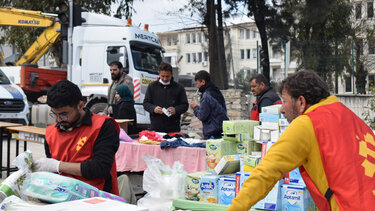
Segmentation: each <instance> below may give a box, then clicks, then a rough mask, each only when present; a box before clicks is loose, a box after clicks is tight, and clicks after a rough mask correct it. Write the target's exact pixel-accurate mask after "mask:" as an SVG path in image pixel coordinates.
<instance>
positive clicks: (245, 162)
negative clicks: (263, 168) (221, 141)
mask: <svg viewBox="0 0 375 211" xmlns="http://www.w3.org/2000/svg"><path fill="white" fill-rule="evenodd" d="M259 162H260V156H256V155H241V156H240V171H241V172H252V171H253V170H254V168H255V167H256V166H257V165H258V164H259Z"/></svg>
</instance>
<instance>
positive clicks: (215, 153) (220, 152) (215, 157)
mask: <svg viewBox="0 0 375 211" xmlns="http://www.w3.org/2000/svg"><path fill="white" fill-rule="evenodd" d="M206 152H207V157H206V163H207V171H208V172H212V173H215V167H216V165H217V164H218V163H219V161H220V159H221V158H222V157H223V156H224V155H233V154H236V143H234V142H232V141H226V140H223V139H209V140H207V142H206Z"/></svg>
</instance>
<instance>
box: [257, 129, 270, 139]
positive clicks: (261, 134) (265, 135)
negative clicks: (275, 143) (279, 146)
mask: <svg viewBox="0 0 375 211" xmlns="http://www.w3.org/2000/svg"><path fill="white" fill-rule="evenodd" d="M270 139H271V134H270V130H267V129H264V128H263V127H262V126H256V127H254V140H257V141H269V140H270Z"/></svg>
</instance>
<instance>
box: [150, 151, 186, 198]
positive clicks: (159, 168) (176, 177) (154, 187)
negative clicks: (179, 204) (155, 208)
mask: <svg viewBox="0 0 375 211" xmlns="http://www.w3.org/2000/svg"><path fill="white" fill-rule="evenodd" d="M143 159H144V161H145V162H146V165H147V169H146V170H145V171H144V174H143V190H145V191H147V192H148V193H149V194H150V196H151V197H153V198H162V199H177V198H183V197H184V194H185V193H184V187H185V183H186V172H185V171H184V165H183V164H181V163H180V162H179V161H176V162H174V164H173V168H171V167H169V166H168V165H165V164H164V163H163V162H162V161H161V160H160V159H158V158H155V157H152V156H149V155H145V156H143Z"/></svg>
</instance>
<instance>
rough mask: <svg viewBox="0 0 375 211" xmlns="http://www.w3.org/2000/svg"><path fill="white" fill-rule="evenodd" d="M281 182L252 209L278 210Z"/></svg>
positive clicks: (279, 206)
mask: <svg viewBox="0 0 375 211" xmlns="http://www.w3.org/2000/svg"><path fill="white" fill-rule="evenodd" d="M282 183H283V181H282V180H280V181H278V182H277V183H276V184H275V186H273V188H272V190H271V191H270V192H269V193H268V195H267V196H266V197H265V198H264V199H262V200H260V201H259V202H258V203H256V204H255V205H254V206H253V207H252V208H256V209H265V210H280V208H281V198H280V196H281V184H282Z"/></svg>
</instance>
